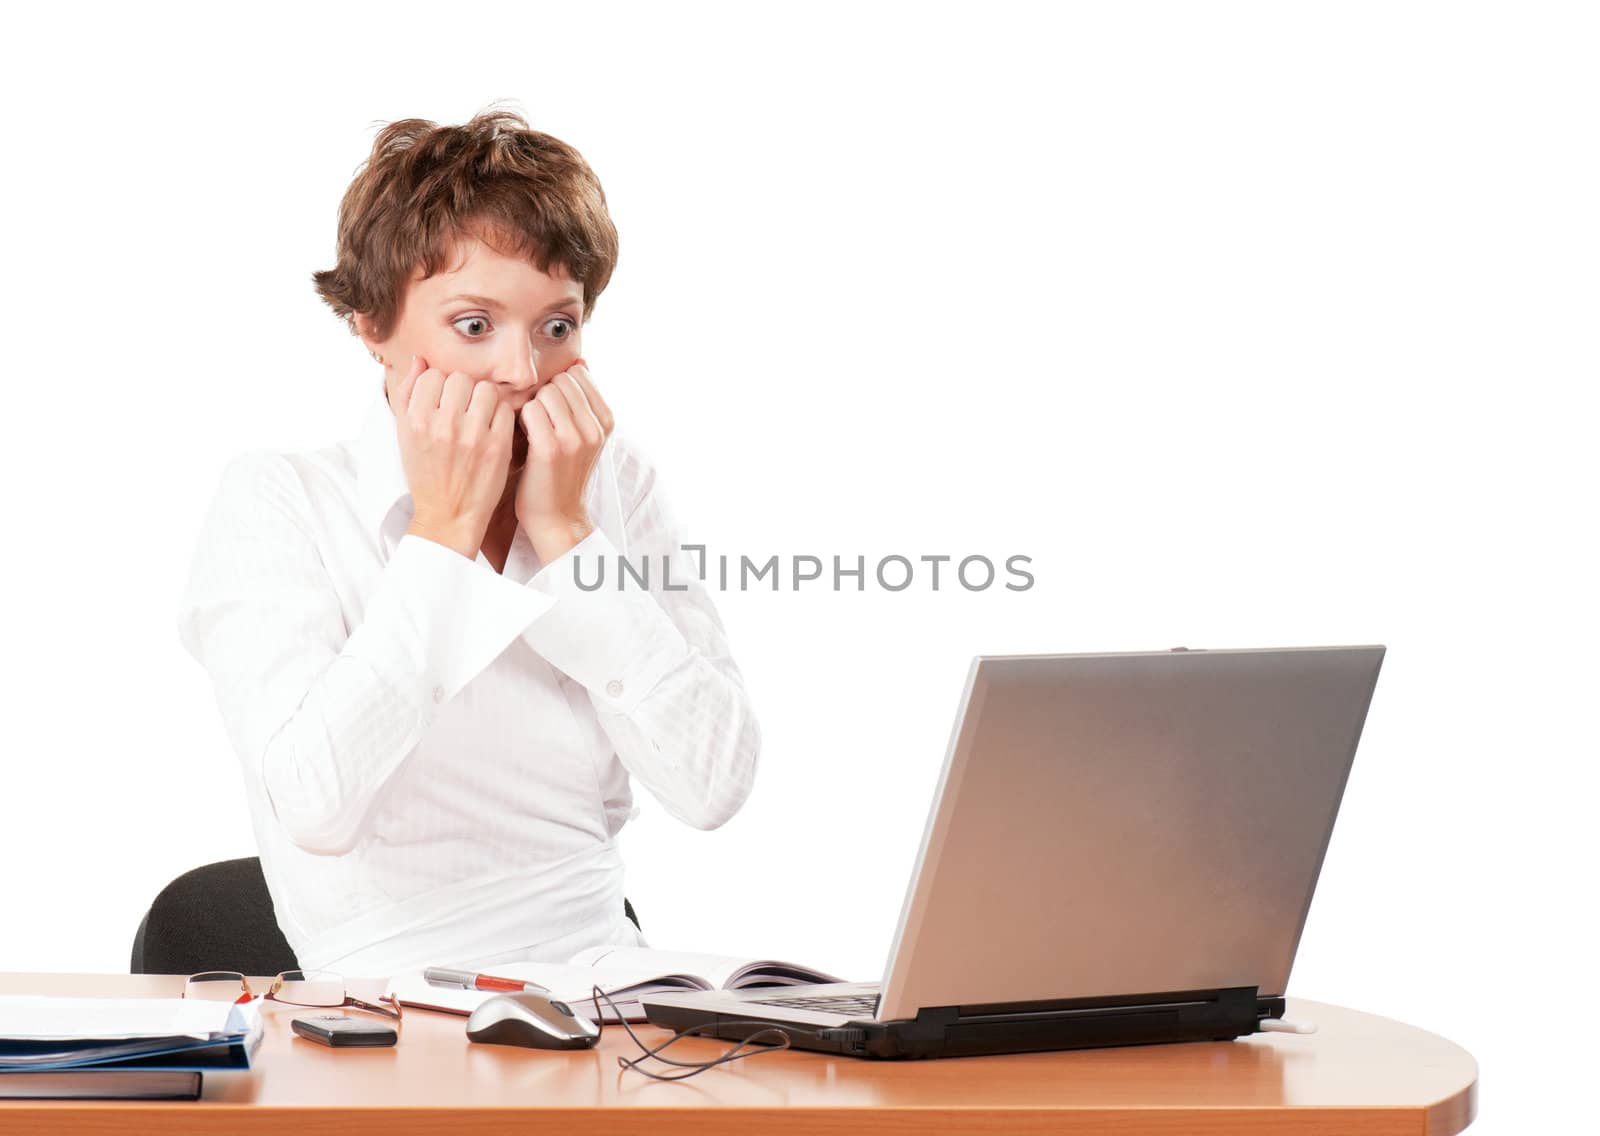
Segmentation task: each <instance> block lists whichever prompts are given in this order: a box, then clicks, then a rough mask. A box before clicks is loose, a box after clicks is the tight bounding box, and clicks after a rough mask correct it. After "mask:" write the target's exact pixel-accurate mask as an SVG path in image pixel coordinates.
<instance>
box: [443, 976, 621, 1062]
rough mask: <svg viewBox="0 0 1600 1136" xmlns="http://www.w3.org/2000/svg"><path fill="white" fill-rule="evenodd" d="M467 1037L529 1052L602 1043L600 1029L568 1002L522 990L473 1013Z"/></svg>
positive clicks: (487, 1004)
mask: <svg viewBox="0 0 1600 1136" xmlns="http://www.w3.org/2000/svg"><path fill="white" fill-rule="evenodd" d="M467 1037H468V1038H470V1039H471V1040H473V1041H481V1042H486V1043H487V1044H489V1045H520V1046H524V1047H526V1048H528V1049H587V1048H589V1047H590V1046H591V1045H593V1044H594V1043H595V1042H597V1041H599V1040H600V1029H599V1027H598V1026H596V1025H595V1024H594V1023H593V1022H591V1021H590V1020H589V1019H588V1018H586V1017H583V1016H582V1015H581V1014H577V1013H574V1012H573V1009H572V1007H571V1006H569V1005H567V1004H566V1003H565V1002H556V1001H552V1000H551V999H550V998H547V997H546V996H545V995H543V994H535V993H534V992H533V991H531V990H523V991H518V992H517V993H515V994H496V995H495V996H494V997H493V998H490V999H489V1000H488V1001H486V1002H484V1003H483V1005H481V1006H479V1007H478V1008H477V1009H476V1010H474V1011H472V1016H471V1017H469V1018H468V1019H467Z"/></svg>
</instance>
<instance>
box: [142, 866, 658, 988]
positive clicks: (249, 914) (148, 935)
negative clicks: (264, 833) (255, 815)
mask: <svg viewBox="0 0 1600 1136" xmlns="http://www.w3.org/2000/svg"><path fill="white" fill-rule="evenodd" d="M622 912H623V914H624V915H626V916H627V917H628V918H629V919H631V920H632V921H633V925H634V926H635V927H638V926H639V916H638V915H636V914H635V913H634V910H633V904H631V903H629V902H628V900H627V898H626V897H624V898H623V900H622ZM641 929H642V928H641ZM299 965H300V964H299V963H298V962H297V961H296V960H295V957H294V951H293V950H292V949H291V948H290V946H289V941H288V940H287V939H285V938H284V937H283V932H282V931H281V930H279V928H278V919H277V915H276V913H275V912H274V911H273V907H272V895H271V893H270V892H268V891H267V880H266V877H265V876H264V875H262V873H261V860H260V858H259V857H256V856H248V857H245V858H244V859H241V860H223V861H221V862H220V863H216V864H207V865H205V866H204V867H202V868H195V869H194V870H193V871H189V872H185V873H184V874H183V875H181V876H179V877H178V878H177V879H175V880H173V881H172V882H171V883H170V884H168V885H167V886H166V887H164V888H162V889H161V894H160V895H158V896H156V899H155V902H154V903H152V904H151V905H150V910H149V911H147V912H146V913H145V916H144V918H143V919H141V920H140V921H139V930H138V931H137V932H136V933H135V935H134V937H133V957H132V960H131V962H130V966H129V969H130V970H131V972H132V973H134V974H197V973H199V972H200V971H203V970H237V971H239V972H240V973H241V974H277V973H278V972H280V971H284V970H294V969H295V968H296V967H298V966H299Z"/></svg>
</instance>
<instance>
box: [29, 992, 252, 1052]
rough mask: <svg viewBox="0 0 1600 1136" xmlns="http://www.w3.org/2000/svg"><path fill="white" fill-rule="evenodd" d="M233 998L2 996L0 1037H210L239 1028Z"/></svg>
mask: <svg viewBox="0 0 1600 1136" xmlns="http://www.w3.org/2000/svg"><path fill="white" fill-rule="evenodd" d="M234 1009H235V1006H234V1004H233V1003H232V1002H212V1001H207V1000H205V999H202V998H58V997H51V996H47V995H39V994H18V995H0V1039H5V1040H9V1041H79V1040H90V1039H95V1040H114V1039H119V1038H135V1037H194V1038H209V1037H212V1036H214V1035H216V1034H227V1033H232V1032H236V1031H237V1029H238V1027H239V1024H240V1020H241V1019H240V1018H239V1017H238V1016H234V1017H233V1020H232V1024H231V1025H230V1021H229V1018H230V1015H231V1014H232V1012H233V1010H234Z"/></svg>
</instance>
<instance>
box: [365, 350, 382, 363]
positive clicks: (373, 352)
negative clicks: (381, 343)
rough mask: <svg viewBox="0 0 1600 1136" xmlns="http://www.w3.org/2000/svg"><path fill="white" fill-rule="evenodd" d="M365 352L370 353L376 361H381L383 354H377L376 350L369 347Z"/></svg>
mask: <svg viewBox="0 0 1600 1136" xmlns="http://www.w3.org/2000/svg"><path fill="white" fill-rule="evenodd" d="M367 354H368V355H371V356H372V357H373V358H374V359H376V360H377V361H378V362H379V363H382V362H383V356H382V355H379V354H378V353H377V352H376V351H373V350H371V349H370V348H369V349H368V351H367Z"/></svg>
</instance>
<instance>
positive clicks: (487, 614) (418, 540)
mask: <svg viewBox="0 0 1600 1136" xmlns="http://www.w3.org/2000/svg"><path fill="white" fill-rule="evenodd" d="M555 602H556V601H555V600H553V599H552V598H551V597H550V596H548V595H546V594H544V593H543V592H538V591H533V590H530V589H528V588H525V587H523V586H522V585H521V584H518V583H517V582H516V581H514V580H508V579H506V578H505V577H504V576H502V575H501V574H500V573H498V572H496V571H495V570H494V569H493V567H491V566H490V565H489V564H487V563H485V562H483V561H481V560H468V559H467V558H466V557H465V556H463V555H461V553H459V552H457V551H456V550H455V549H453V548H447V547H446V546H444V545H442V544H440V543H439V542H438V541H433V540H429V539H428V538H427V537H424V536H418V535H417V534H415V533H407V534H405V535H404V536H403V537H401V538H400V543H399V544H397V545H396V546H395V550H394V553H393V555H391V556H390V557H389V562H388V564H387V565H386V566H385V568H384V570H383V574H382V575H381V576H380V577H379V579H378V586H377V587H376V588H375V589H374V590H373V593H372V595H371V597H370V598H369V599H368V601H367V609H366V614H365V616H364V617H363V626H365V625H367V624H371V625H373V626H377V627H388V628H394V629H399V639H400V642H401V645H402V650H403V651H404V652H405V654H407V655H409V656H410V658H408V659H406V660H405V661H404V662H403V663H401V662H400V661H399V660H396V673H392V674H389V675H386V676H385V677H386V678H388V679H389V680H390V681H391V682H392V683H393V684H394V685H395V686H396V687H398V688H399V689H402V690H404V689H407V688H408V687H409V686H411V685H412V684H417V685H418V695H419V697H420V699H421V700H422V702H423V703H424V704H427V703H432V704H434V705H439V704H442V703H445V702H448V701H450V700H451V699H452V698H454V697H455V696H456V695H457V694H458V693H459V692H460V691H461V688H462V687H464V686H466V685H467V683H469V682H471V681H472V680H473V679H474V678H476V677H477V676H478V675H479V674H481V673H482V672H483V670H484V669H485V668H486V667H487V666H488V665H489V664H490V663H492V662H494V660H495V659H496V658H497V657H498V656H499V654H500V653H501V652H502V651H504V650H505V649H506V647H507V646H508V645H509V644H510V643H511V642H512V640H514V639H515V638H516V637H517V634H518V633H519V632H521V631H522V630H523V629H524V628H525V627H527V626H528V624H530V623H532V622H533V621H534V620H536V619H538V618H539V617H540V616H541V615H542V614H544V613H545V612H546V611H547V610H548V609H549V608H551V607H552V606H554V604H555ZM385 661H387V660H385ZM380 665H381V664H380Z"/></svg>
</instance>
